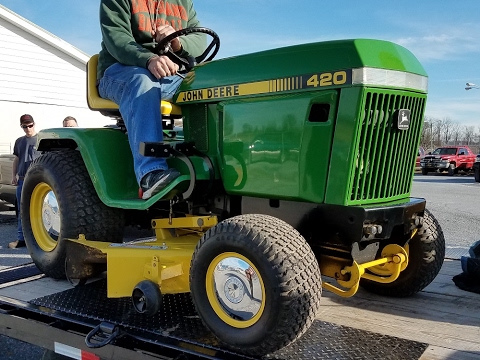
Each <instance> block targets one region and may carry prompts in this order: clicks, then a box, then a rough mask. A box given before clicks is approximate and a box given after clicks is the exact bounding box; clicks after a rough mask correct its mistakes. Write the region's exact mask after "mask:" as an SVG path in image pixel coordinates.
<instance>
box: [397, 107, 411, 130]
mask: <svg viewBox="0 0 480 360" xmlns="http://www.w3.org/2000/svg"><path fill="white" fill-rule="evenodd" d="M409 127H410V110H408V109H400V110H398V115H397V128H398V129H399V130H408V128H409Z"/></svg>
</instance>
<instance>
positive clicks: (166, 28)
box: [152, 25, 182, 52]
mask: <svg viewBox="0 0 480 360" xmlns="http://www.w3.org/2000/svg"><path fill="white" fill-rule="evenodd" d="M174 32H175V29H174V28H173V27H171V26H170V25H162V26H159V27H157V28H156V29H155V30H152V36H153V37H154V38H155V41H156V42H160V41H161V40H162V39H164V38H166V37H167V36H168V35H170V34H173V33H174ZM170 46H171V47H172V50H173V52H179V51H180V50H182V44H181V43H180V40H178V38H175V39H173V40H172V41H170Z"/></svg>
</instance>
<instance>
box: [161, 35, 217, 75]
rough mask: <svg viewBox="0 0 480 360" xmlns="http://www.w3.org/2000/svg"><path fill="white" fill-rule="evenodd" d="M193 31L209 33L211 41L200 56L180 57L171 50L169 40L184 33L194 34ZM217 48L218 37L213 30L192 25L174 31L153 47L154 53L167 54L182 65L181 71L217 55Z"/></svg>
mask: <svg viewBox="0 0 480 360" xmlns="http://www.w3.org/2000/svg"><path fill="white" fill-rule="evenodd" d="M195 33H203V34H207V35H210V36H211V37H212V41H211V42H210V44H209V45H208V46H207V48H206V49H205V51H204V52H203V53H202V54H201V55H200V56H197V57H196V58H195V57H193V56H187V57H182V56H179V55H178V54H175V53H174V52H173V51H172V48H171V46H170V42H171V41H172V40H173V39H175V38H177V37H179V36H186V35H190V34H195ZM219 49H220V38H219V37H218V35H217V34H216V33H215V32H214V31H213V30H211V29H208V28H204V27H193V28H186V29H182V30H178V31H175V32H174V33H172V34H170V35H168V36H166V37H165V38H163V39H162V40H161V41H160V42H159V43H158V45H157V47H156V49H155V53H156V54H158V55H166V56H168V57H169V58H170V60H172V61H173V62H174V63H176V64H177V65H179V66H180V67H181V68H182V67H183V69H184V70H183V69H181V71H189V70H190V69H192V68H193V67H194V66H195V65H197V64H201V63H204V62H206V61H210V60H212V59H213V58H214V57H215V55H217V53H218V50H219Z"/></svg>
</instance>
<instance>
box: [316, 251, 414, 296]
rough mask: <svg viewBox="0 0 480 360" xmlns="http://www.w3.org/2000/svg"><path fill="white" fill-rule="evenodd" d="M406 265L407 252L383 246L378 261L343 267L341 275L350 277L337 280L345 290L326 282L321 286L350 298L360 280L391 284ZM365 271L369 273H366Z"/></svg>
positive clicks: (354, 262) (356, 289) (355, 263)
mask: <svg viewBox="0 0 480 360" xmlns="http://www.w3.org/2000/svg"><path fill="white" fill-rule="evenodd" d="M407 265H408V253H407V251H406V250H405V249H404V248H403V247H401V246H400V245H396V244H390V245H387V246H385V248H384V249H383V251H382V257H381V258H380V259H376V260H373V261H369V262H366V263H363V264H358V263H357V262H356V261H353V264H352V265H351V266H345V267H344V268H343V269H342V270H341V274H342V275H350V279H349V280H340V279H338V280H337V282H338V283H339V284H340V285H341V286H342V287H343V288H344V289H345V290H343V289H341V288H339V287H336V286H334V285H332V284H329V283H326V282H324V283H323V284H322V286H323V287H324V288H325V289H327V290H330V291H331V292H333V293H334V294H337V295H339V296H342V297H351V296H353V295H355V294H356V293H357V291H358V287H359V285H360V279H361V278H364V279H368V280H371V281H376V282H379V283H383V284H387V283H391V282H394V281H395V280H397V279H398V277H399V276H400V273H401V272H402V271H403V270H405V268H406V267H407ZM366 270H369V271H370V272H371V273H366Z"/></svg>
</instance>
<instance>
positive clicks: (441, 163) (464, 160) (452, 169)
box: [420, 145, 475, 176]
mask: <svg viewBox="0 0 480 360" xmlns="http://www.w3.org/2000/svg"><path fill="white" fill-rule="evenodd" d="M474 162H475V154H474V153H473V152H472V150H470V148H469V147H468V146H465V145H458V146H442V147H439V148H437V149H435V151H433V152H432V153H428V155H425V157H424V158H423V159H422V160H420V166H421V167H422V174H423V175H427V174H428V173H429V172H431V171H439V172H443V171H448V175H450V176H453V175H454V174H457V173H458V171H460V170H462V171H465V172H468V171H470V170H472V169H473V163H474Z"/></svg>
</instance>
